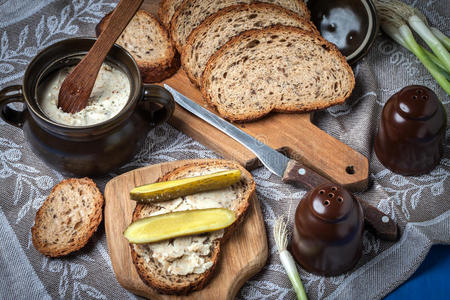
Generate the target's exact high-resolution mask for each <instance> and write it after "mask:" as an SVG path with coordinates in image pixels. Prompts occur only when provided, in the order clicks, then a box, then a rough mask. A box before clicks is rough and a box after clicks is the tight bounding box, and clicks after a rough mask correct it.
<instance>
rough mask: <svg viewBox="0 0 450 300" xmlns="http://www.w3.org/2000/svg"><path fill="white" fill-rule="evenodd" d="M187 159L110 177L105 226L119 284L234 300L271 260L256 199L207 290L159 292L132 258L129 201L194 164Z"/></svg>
mask: <svg viewBox="0 0 450 300" xmlns="http://www.w3.org/2000/svg"><path fill="white" fill-rule="evenodd" d="M196 161H197V162H200V161H203V160H184V161H175V162H168V163H162V164H157V165H152V166H148V167H144V168H140V169H136V170H133V171H131V172H128V173H125V174H122V175H120V176H117V177H115V178H113V179H111V180H110V181H109V182H108V183H107V184H106V187H105V228H106V239H107V242H108V249H109V255H110V257H111V263H112V266H113V269H114V273H115V274H116V278H117V281H118V282H119V283H120V284H121V285H122V286H123V287H124V288H125V289H127V290H129V291H130V292H132V293H134V294H137V295H140V296H143V297H146V298H151V299H164V300H169V299H208V300H209V299H215V300H221V299H234V297H235V296H236V294H237V292H238V291H239V289H240V288H241V286H242V285H243V284H244V283H245V281H247V280H248V279H249V278H250V277H252V276H253V275H255V274H256V273H258V272H259V271H260V270H261V269H262V268H263V267H264V265H265V263H266V260H267V257H268V247H267V237H266V231H265V227H264V221H263V216H262V213H261V207H260V205H259V201H258V199H257V197H256V195H253V197H252V198H251V201H250V207H249V209H248V212H247V216H246V219H245V220H244V222H243V223H242V224H241V225H240V226H239V228H238V229H237V230H236V231H235V232H234V233H233V234H232V236H231V238H230V239H229V240H228V241H227V242H225V244H224V245H223V251H222V253H221V257H220V259H219V263H218V265H217V268H216V271H215V275H214V277H213V278H212V280H211V281H210V282H209V284H207V285H206V287H204V288H203V289H202V290H200V291H197V292H193V293H191V294H189V295H188V296H183V297H181V296H168V295H162V294H159V293H158V292H157V291H155V290H154V289H152V288H150V287H149V286H147V285H146V284H145V283H144V282H143V281H142V280H141V279H140V277H139V275H138V273H137V271H136V269H135V267H134V265H133V261H132V258H131V252H130V247H129V243H128V241H127V240H126V239H125V238H124V237H123V235H122V233H123V232H124V230H125V229H126V228H127V226H128V225H129V224H130V223H131V219H132V214H133V211H134V208H135V206H136V203H135V202H134V201H132V200H130V197H129V192H130V190H131V189H132V188H134V187H136V186H138V185H143V184H146V183H153V182H155V181H157V180H158V178H159V177H161V176H162V175H164V174H166V173H167V172H170V171H171V170H173V169H175V168H177V167H180V166H182V165H185V164H187V163H191V162H196Z"/></svg>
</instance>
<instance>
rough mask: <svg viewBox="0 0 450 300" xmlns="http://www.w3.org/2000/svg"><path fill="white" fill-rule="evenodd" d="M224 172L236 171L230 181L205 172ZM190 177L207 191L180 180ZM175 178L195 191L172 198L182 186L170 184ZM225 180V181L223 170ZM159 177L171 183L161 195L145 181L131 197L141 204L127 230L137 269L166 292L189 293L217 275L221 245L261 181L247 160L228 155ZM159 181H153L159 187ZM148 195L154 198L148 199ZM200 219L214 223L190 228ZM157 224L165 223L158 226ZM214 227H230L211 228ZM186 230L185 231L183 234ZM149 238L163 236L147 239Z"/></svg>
mask: <svg viewBox="0 0 450 300" xmlns="http://www.w3.org/2000/svg"><path fill="white" fill-rule="evenodd" d="M224 171H230V172H224ZM223 173H225V174H227V176H228V175H230V176H228V177H227V180H228V181H227V182H226V183H225V185H226V187H221V186H220V184H219V185H217V184H215V183H214V182H217V180H216V179H213V182H211V181H208V180H210V178H209V179H208V178H207V179H208V180H206V181H205V180H203V179H204V178H202V177H205V176H204V175H208V174H214V176H215V175H216V174H218V176H220V175H221V174H223ZM236 174H238V175H237V176H236ZM206 177H210V176H206ZM215 177H217V176H215ZM184 178H196V179H195V180H194V181H197V183H195V185H196V186H197V187H199V186H200V190H203V191H202V192H195V190H196V189H189V186H192V183H189V182H188V183H186V182H185V181H183V180H180V179H184ZM230 178H231V179H230ZM197 179H199V180H202V183H201V184H198V181H199V180H197ZM174 180H177V181H176V182H175V185H176V186H178V187H180V186H181V185H183V187H182V188H180V189H181V190H183V191H186V190H187V191H188V193H192V192H194V193H193V194H187V193H183V192H181V194H178V195H182V196H178V197H177V198H175V199H171V200H167V199H168V198H171V197H170V196H172V198H173V196H177V193H178V192H179V190H180V189H177V188H171V187H170V186H172V187H173V183H174ZM230 180H231V181H230ZM168 181H170V182H168ZM219 181H220V182H222V183H223V182H224V178H223V176H222V178H221V179H220V180H219ZM225 181H226V180H225ZM158 182H161V183H162V182H164V183H166V184H165V186H166V187H168V188H167V189H166V192H165V191H161V190H159V192H158V193H159V195H162V196H161V197H157V196H155V193H153V192H149V191H148V190H147V188H146V187H145V186H144V187H138V188H136V189H134V190H133V191H131V198H132V199H134V200H137V201H138V204H137V205H136V208H135V210H134V213H133V223H132V224H131V225H130V226H129V227H128V228H127V230H126V231H125V233H124V235H125V237H126V238H127V239H128V240H129V241H130V248H131V254H132V258H133V263H134V265H135V267H136V270H137V272H138V274H139V276H140V277H141V279H142V280H143V281H144V282H145V283H146V284H148V285H149V286H151V287H153V288H155V289H156V290H158V291H159V292H161V293H166V294H187V293H189V292H191V291H194V290H199V289H201V288H203V287H204V286H205V285H206V283H207V282H208V281H209V280H210V279H211V277H212V276H213V274H214V269H215V267H216V265H217V262H218V260H219V259H220V254H221V245H222V243H224V242H225V241H226V240H227V239H228V238H229V237H230V236H231V235H232V233H233V232H234V230H235V229H236V228H237V226H239V224H240V223H241V222H242V221H243V219H244V215H245V213H246V211H247V209H248V207H249V203H250V197H251V196H252V195H253V193H254V191H255V182H254V181H253V178H252V176H251V174H250V173H249V172H248V171H247V170H245V169H244V168H243V167H242V166H240V165H239V164H237V163H235V162H231V161H226V160H210V161H206V162H205V161H204V162H201V163H190V164H187V165H184V166H182V167H179V168H177V169H175V170H173V171H171V172H169V173H167V174H165V175H164V176H162V177H161V178H160V179H159V180H158ZM205 182H206V184H205ZM230 184H231V185H230ZM211 186H213V188H214V189H213V190H211V188H210V187H211ZM153 187H154V186H151V188H152V190H153V191H154V189H153ZM159 188H160V186H156V189H159ZM205 190H206V191H205ZM158 193H156V194H158ZM167 194H170V195H169V197H166V196H167ZM143 195H144V196H143ZM145 195H147V196H148V197H149V198H147V199H146V197H145ZM160 200H166V201H160ZM180 212H184V213H180ZM230 214H231V215H232V216H231V217H229V215H230ZM155 216H158V217H157V218H156V217H155ZM198 218H205V219H198ZM214 219H216V221H217V222H219V223H220V221H221V220H222V219H223V221H224V225H223V226H220V224H219V226H216V225H217V224H215V223H217V222H215V221H214ZM174 220H175V221H174ZM230 220H231V221H230ZM170 222H175V223H177V224H171V223H170ZM199 223H201V224H200V225H205V224H206V225H208V226H209V227H208V226H207V227H208V228H206V229H204V230H200V231H197V232H204V233H200V234H190V235H186V232H187V233H188V234H189V232H196V231H195V230H196V228H198V227H199ZM155 224H157V226H159V227H157V228H155ZM161 224H167V226H163V225H161ZM146 226H147V228H148V229H147V230H146ZM152 226H153V228H152ZM195 226H197V227H195ZM214 226H216V227H214ZM161 227H163V228H161ZM194 227H195V228H194ZM224 227H226V228H224ZM214 228H224V229H219V230H214V231H211V229H214ZM181 231H183V233H181V234H180V232H181ZM168 232H169V236H170V234H172V236H177V237H174V238H167V234H168ZM161 236H164V237H161ZM142 237H144V239H141V238H142ZM145 238H148V240H149V241H150V240H159V241H157V242H151V243H145Z"/></svg>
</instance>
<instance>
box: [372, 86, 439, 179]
mask: <svg viewBox="0 0 450 300" xmlns="http://www.w3.org/2000/svg"><path fill="white" fill-rule="evenodd" d="M446 127H447V115H446V112H445V108H444V106H443V105H442V103H441V102H440V101H439V99H438V98H437V96H436V94H435V93H434V92H433V91H432V90H430V89H429V88H427V87H425V86H419V85H413V86H407V87H405V88H403V89H402V90H401V91H399V92H398V93H396V94H394V95H393V96H392V97H391V98H390V99H389V100H388V101H387V102H386V105H385V106H384V108H383V111H382V114H381V120H380V126H379V128H378V133H377V135H376V137H375V153H376V155H377V157H378V159H379V160H380V162H381V163H382V164H383V165H384V166H385V167H386V168H388V169H390V170H392V171H393V172H395V173H399V174H402V175H414V176H415V175H421V174H425V173H428V172H430V171H431V170H432V169H433V168H434V167H435V166H436V165H437V164H438V163H439V161H440V159H441V157H442V155H443V149H444V143H445V130H446Z"/></svg>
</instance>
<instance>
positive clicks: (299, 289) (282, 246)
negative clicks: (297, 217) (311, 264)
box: [273, 216, 308, 300]
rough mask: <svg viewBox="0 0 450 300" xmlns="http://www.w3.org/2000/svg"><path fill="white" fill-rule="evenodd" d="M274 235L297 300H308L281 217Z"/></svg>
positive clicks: (278, 219) (275, 227) (277, 221)
mask: <svg viewBox="0 0 450 300" xmlns="http://www.w3.org/2000/svg"><path fill="white" fill-rule="evenodd" d="M273 235H274V236H275V243H276V244H277V247H278V252H279V253H280V260H281V263H282V264H283V267H284V269H285V270H286V273H287V275H288V277H289V280H290V281H291V283H292V286H293V287H294V290H295V293H296V294H297V299H298V300H307V299H308V297H307V296H306V293H305V289H304V288H303V284H302V281H301V280H300V275H299V274H298V271H297V266H296V265H295V261H294V258H293V257H292V255H291V253H289V251H288V250H287V228H286V223H285V222H284V220H283V217H281V216H280V217H278V218H277V219H276V220H275V226H274V228H273Z"/></svg>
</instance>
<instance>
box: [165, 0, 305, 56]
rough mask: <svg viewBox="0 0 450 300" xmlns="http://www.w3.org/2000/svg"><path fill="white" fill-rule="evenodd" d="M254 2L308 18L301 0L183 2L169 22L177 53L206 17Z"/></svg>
mask: <svg viewBox="0 0 450 300" xmlns="http://www.w3.org/2000/svg"><path fill="white" fill-rule="evenodd" d="M255 2H265V3H273V4H276V5H279V6H282V7H285V8H287V9H289V10H292V11H294V12H295V13H297V14H299V15H300V16H301V17H304V18H305V19H308V20H309V18H310V13H309V10H308V8H307V7H306V5H305V3H304V2H303V1H301V0H258V1H253V0H184V1H183V3H182V4H181V5H180V6H179V7H178V9H177V10H176V11H175V14H174V15H173V17H172V20H171V22H170V35H171V37H172V39H173V41H174V43H175V47H176V48H177V50H178V52H180V53H181V52H182V51H183V47H184V45H185V44H186V41H187V39H188V37H189V35H190V34H191V32H192V31H193V30H194V29H195V28H196V27H197V26H198V25H200V24H201V23H202V22H203V21H204V20H205V19H206V18H207V17H208V16H210V15H212V14H214V13H216V12H218V11H219V10H221V9H222V8H225V7H228V6H232V5H236V4H249V3H255Z"/></svg>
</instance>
